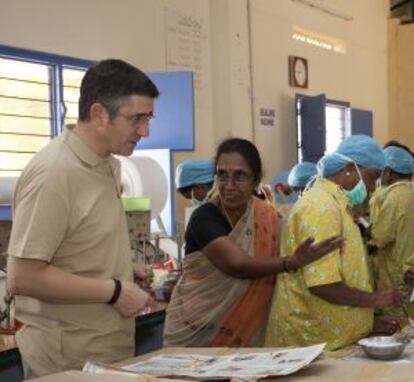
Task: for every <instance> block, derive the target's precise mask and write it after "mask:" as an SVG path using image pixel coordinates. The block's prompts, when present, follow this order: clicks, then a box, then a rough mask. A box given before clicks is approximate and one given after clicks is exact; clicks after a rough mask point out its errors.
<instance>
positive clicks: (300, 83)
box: [289, 56, 309, 89]
mask: <svg viewBox="0 0 414 382" xmlns="http://www.w3.org/2000/svg"><path fill="white" fill-rule="evenodd" d="M308 82H309V72H308V60H307V59H306V58H303V57H297V56H289V85H290V86H294V87H297V88H304V89H306V88H307V87H308Z"/></svg>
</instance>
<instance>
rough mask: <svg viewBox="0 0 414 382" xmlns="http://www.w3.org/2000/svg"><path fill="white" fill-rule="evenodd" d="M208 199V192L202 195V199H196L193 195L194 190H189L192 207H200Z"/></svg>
mask: <svg viewBox="0 0 414 382" xmlns="http://www.w3.org/2000/svg"><path fill="white" fill-rule="evenodd" d="M207 199H208V194H207V195H206V196H205V197H204V199H203V200H198V199H197V198H196V197H195V196H194V190H191V205H192V206H193V207H200V206H201V205H202V204H204V203H205V202H206V201H207Z"/></svg>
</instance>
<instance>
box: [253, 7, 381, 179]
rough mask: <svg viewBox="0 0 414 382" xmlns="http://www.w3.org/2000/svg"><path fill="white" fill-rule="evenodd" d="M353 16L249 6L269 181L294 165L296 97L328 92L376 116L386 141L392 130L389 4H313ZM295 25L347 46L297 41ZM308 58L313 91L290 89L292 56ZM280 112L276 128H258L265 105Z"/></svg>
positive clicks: (259, 138)
mask: <svg viewBox="0 0 414 382" xmlns="http://www.w3.org/2000/svg"><path fill="white" fill-rule="evenodd" d="M316 3H319V4H322V5H326V6H328V7H329V8H332V9H335V10H337V11H340V12H341V13H345V14H348V15H352V16H353V20H352V21H344V20H341V19H339V18H337V17H333V16H330V15H327V14H325V13H322V12H319V11H317V10H314V9H312V8H309V7H307V6H304V5H301V4H299V3H296V2H293V1H290V0H281V1H274V0H251V1H250V6H251V31H252V45H251V47H252V59H253V62H252V64H253V83H254V94H255V99H254V106H255V108H254V113H255V118H256V125H255V138H256V143H257V145H258V146H260V148H261V153H262V154H263V159H264V162H265V164H266V171H267V177H268V179H271V178H272V177H273V175H274V174H275V173H276V172H277V171H279V170H281V169H287V168H289V167H290V166H291V165H293V164H294V163H295V160H296V149H295V145H296V128H295V121H294V104H293V100H294V97H295V93H296V92H298V93H304V94H309V95H316V94H320V93H326V95H327V97H328V98H330V99H335V100H342V101H348V102H350V103H351V106H352V107H356V108H361V109H368V110H372V111H373V113H374V135H375V137H376V138H377V139H378V140H380V141H381V142H384V141H385V140H387V139H388V126H387V118H388V114H387V72H386V70H387V19H386V17H387V14H388V9H387V7H388V2H387V1H386V0H352V1H351V0H329V1H328V0H325V1H319V2H316ZM293 25H298V26H301V27H303V28H306V29H308V30H312V31H315V32H318V33H321V34H324V35H330V36H333V37H336V38H340V39H342V40H345V41H346V45H347V53H346V54H339V53H335V52H330V51H327V50H324V49H321V48H317V47H314V46H312V45H307V44H304V43H302V42H299V41H296V40H293V39H292V38H291V35H292V26H293ZM289 55H297V56H302V57H305V58H307V59H308V65H309V72H310V73H309V77H310V79H309V89H306V90H305V91H303V90H301V89H294V88H291V87H289V84H288V56H289ZM262 105H263V106H272V107H274V108H275V109H276V122H277V126H276V128H275V129H273V130H272V129H264V128H262V127H259V126H258V123H257V117H256V116H257V113H258V107H260V106H262Z"/></svg>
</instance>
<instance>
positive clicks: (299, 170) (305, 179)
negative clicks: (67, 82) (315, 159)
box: [288, 161, 317, 196]
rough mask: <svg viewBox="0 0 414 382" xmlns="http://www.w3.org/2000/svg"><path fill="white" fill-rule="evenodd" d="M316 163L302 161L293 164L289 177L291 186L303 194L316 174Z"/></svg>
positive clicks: (300, 194)
mask: <svg viewBox="0 0 414 382" xmlns="http://www.w3.org/2000/svg"><path fill="white" fill-rule="evenodd" d="M316 172H317V171H316V164H315V163H311V162H306V161H305V162H302V163H298V164H297V165H295V166H293V168H292V170H290V173H289V177H288V184H289V186H290V187H291V188H292V189H293V190H294V191H295V192H297V193H298V194H299V196H302V194H303V191H304V190H305V188H306V186H307V184H308V183H309V181H310V180H311V179H313V178H314V177H315V176H316Z"/></svg>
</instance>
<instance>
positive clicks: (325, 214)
mask: <svg viewBox="0 0 414 382" xmlns="http://www.w3.org/2000/svg"><path fill="white" fill-rule="evenodd" d="M295 220H296V222H295V225H296V226H297V235H298V238H300V240H299V241H297V242H296V245H297V246H299V245H300V244H301V243H302V242H303V241H304V240H306V239H307V238H308V237H313V238H314V239H315V242H319V241H322V240H325V239H328V238H329V237H332V236H334V235H338V236H343V235H342V222H341V220H342V219H341V211H340V209H339V207H336V206H333V205H331V206H329V205H328V206H327V205H326V204H315V205H311V206H307V207H306V208H303V210H302V211H301V213H300V214H298V215H297V216H295ZM297 246H296V247H297ZM340 256H341V255H340V254H339V251H335V252H332V253H331V254H328V255H327V256H324V257H322V258H321V259H319V260H317V261H314V262H312V263H310V264H308V265H307V266H305V267H304V268H303V269H302V272H303V276H304V281H305V284H306V286H307V287H308V288H310V287H313V286H318V285H327V284H333V283H338V282H341V281H342V277H341V273H340Z"/></svg>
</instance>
